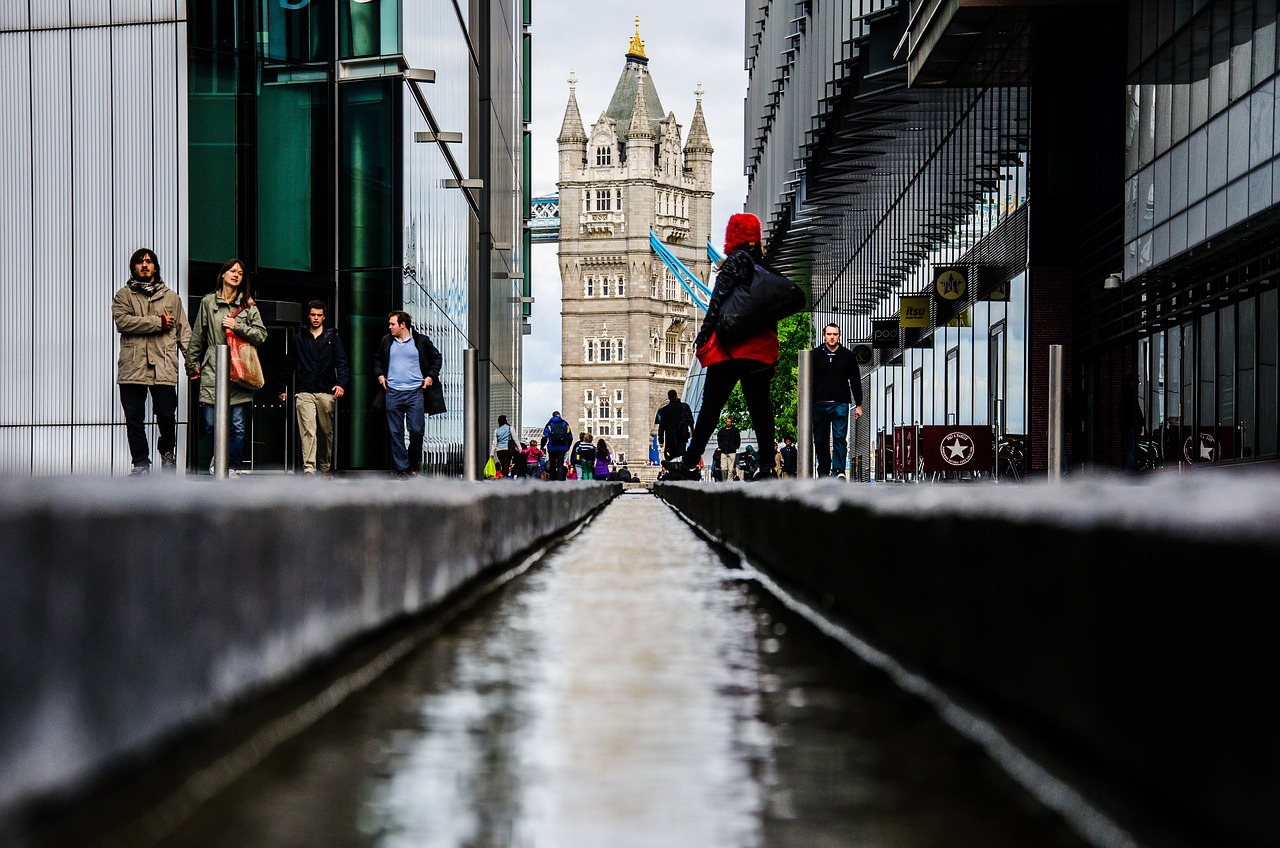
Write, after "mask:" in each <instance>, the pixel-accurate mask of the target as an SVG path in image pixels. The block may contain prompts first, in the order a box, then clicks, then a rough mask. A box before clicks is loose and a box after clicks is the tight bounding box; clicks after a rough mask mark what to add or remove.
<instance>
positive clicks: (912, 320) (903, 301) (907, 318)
mask: <svg viewBox="0 0 1280 848" xmlns="http://www.w3.org/2000/svg"><path fill="white" fill-rule="evenodd" d="M898 304H899V307H900V309H899V312H898V326H900V327H928V326H929V298H928V296H927V295H926V296H918V297H902V298H899V299H898Z"/></svg>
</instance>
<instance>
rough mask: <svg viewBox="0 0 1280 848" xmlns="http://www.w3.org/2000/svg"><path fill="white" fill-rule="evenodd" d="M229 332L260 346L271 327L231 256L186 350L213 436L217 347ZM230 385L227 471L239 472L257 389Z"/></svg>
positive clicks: (199, 313) (207, 427) (203, 306)
mask: <svg viewBox="0 0 1280 848" xmlns="http://www.w3.org/2000/svg"><path fill="white" fill-rule="evenodd" d="M228 331H230V332H232V333H235V334H236V335H237V336H239V337H240V339H241V340H242V341H246V342H248V343H249V344H251V345H253V346H254V347H260V346H261V345H262V343H263V342H265V341H266V340H267V327H266V325H265V324H264V323H263V322H262V314H261V313H260V312H258V307H257V306H256V305H254V302H253V296H252V290H251V287H250V285H249V275H248V274H247V273H246V272H245V269H244V263H243V262H241V261H240V260H239V259H228V260H227V261H226V262H224V263H223V264H222V269H221V270H220V271H218V279H217V282H216V283H215V288H214V290H213V291H211V292H209V293H208V294H207V295H205V296H204V298H203V299H202V300H201V301H200V308H199V310H198V311H197V312H196V320H195V321H194V322H193V325H192V328H191V345H190V347H188V349H187V353H188V356H187V376H189V377H190V378H191V379H193V380H195V379H199V380H200V409H201V412H202V413H203V415H202V417H203V419H204V429H205V432H207V433H209V434H210V435H216V434H215V433H214V428H215V426H216V422H215V419H216V417H217V415H216V411H215V409H214V404H215V403H216V401H217V385H218V369H217V362H218V360H217V350H218V346H219V345H225V344H227V332H228ZM227 385H228V389H229V391H230V397H229V399H230V404H231V422H230V423H231V427H230V430H229V431H228V433H227V436H228V438H227V472H228V473H229V474H230V475H231V476H235V475H237V474H239V473H240V463H241V461H242V460H243V458H244V434H245V429H246V427H247V425H248V421H249V406H250V404H251V403H253V389H249V388H246V387H244V386H242V385H240V384H239V383H235V382H232V381H231V380H228V381H227ZM209 473H210V474H212V473H214V467H213V463H210V464H209Z"/></svg>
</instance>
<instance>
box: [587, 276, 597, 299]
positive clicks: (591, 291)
mask: <svg viewBox="0 0 1280 848" xmlns="http://www.w3.org/2000/svg"><path fill="white" fill-rule="evenodd" d="M586 292H587V297H595V294H596V280H595V277H587V279H586Z"/></svg>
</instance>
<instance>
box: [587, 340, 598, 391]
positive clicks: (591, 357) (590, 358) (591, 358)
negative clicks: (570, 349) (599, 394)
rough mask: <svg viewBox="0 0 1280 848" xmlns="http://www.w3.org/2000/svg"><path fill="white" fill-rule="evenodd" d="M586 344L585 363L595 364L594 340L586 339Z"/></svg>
mask: <svg viewBox="0 0 1280 848" xmlns="http://www.w3.org/2000/svg"><path fill="white" fill-rule="evenodd" d="M586 344H587V355H586V361H587V362H595V361H596V343H595V340H593V339H587V343H586ZM587 400H591V398H590V397H588V398H587Z"/></svg>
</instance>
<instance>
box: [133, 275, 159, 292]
mask: <svg viewBox="0 0 1280 848" xmlns="http://www.w3.org/2000/svg"><path fill="white" fill-rule="evenodd" d="M163 285H164V280H162V279H160V277H159V276H158V275H157V276H156V278H155V279H154V280H152V281H151V282H149V283H144V282H142V280H138V279H135V278H133V277H130V278H129V288H131V289H133V290H134V291H136V292H137V293H138V294H140V295H142V296H143V297H151V295H153V294H155V293H156V292H158V291H160V287H161V286H163Z"/></svg>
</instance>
